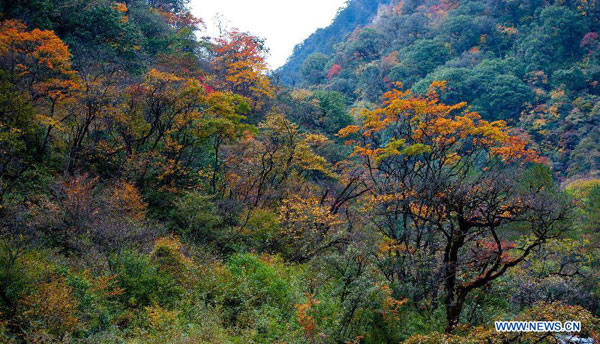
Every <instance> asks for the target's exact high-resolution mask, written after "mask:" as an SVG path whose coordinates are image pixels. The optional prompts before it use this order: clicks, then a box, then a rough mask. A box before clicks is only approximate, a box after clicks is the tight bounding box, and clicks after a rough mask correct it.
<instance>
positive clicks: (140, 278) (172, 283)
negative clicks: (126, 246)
mask: <svg viewBox="0 0 600 344" xmlns="http://www.w3.org/2000/svg"><path fill="white" fill-rule="evenodd" d="M110 265H111V267H112V270H113V271H114V273H115V274H116V275H117V276H118V277H117V281H118V285H119V287H120V288H123V290H124V291H123V294H122V295H121V296H120V298H121V299H122V302H123V303H124V304H126V305H127V306H129V307H133V308H140V307H144V306H150V305H153V304H158V305H161V306H173V305H174V304H175V302H176V300H177V299H178V298H179V297H180V296H181V295H182V294H183V289H182V288H181V287H180V286H179V285H178V284H177V280H176V278H175V276H173V275H172V274H171V273H170V272H169V271H165V270H163V269H160V267H159V265H158V264H156V263H154V262H152V260H151V259H150V257H148V256H146V255H141V254H139V253H136V252H133V251H124V252H121V253H120V254H118V255H116V256H114V257H112V258H111V260H110Z"/></svg>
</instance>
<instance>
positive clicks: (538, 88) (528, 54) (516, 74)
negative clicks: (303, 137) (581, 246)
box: [286, 0, 600, 177]
mask: <svg viewBox="0 0 600 344" xmlns="http://www.w3.org/2000/svg"><path fill="white" fill-rule="evenodd" d="M599 9H600V5H598V4H597V3H596V2H588V1H541V0H527V1H519V2H515V1H488V0H463V1H458V0H420V1H416V0H401V1H398V0H395V1H393V2H392V3H390V4H388V5H387V6H380V7H379V10H378V13H377V15H376V16H372V17H371V20H370V21H369V23H368V24H367V25H366V26H365V27H364V28H362V29H360V30H356V31H355V32H353V33H352V34H351V35H350V36H348V37H346V38H345V39H344V40H343V41H342V42H340V43H338V44H336V45H335V47H334V52H333V53H332V54H330V55H329V56H325V55H318V54H313V55H311V56H309V57H307V58H305V59H304V61H298V58H299V57H298V54H296V55H294V56H292V58H291V59H290V64H292V65H295V66H297V65H302V66H303V67H302V75H301V77H302V79H303V80H302V83H301V84H303V85H305V86H309V87H312V88H318V89H326V90H331V91H338V92H341V93H343V94H344V95H345V96H346V98H347V99H348V100H349V103H352V102H354V103H357V104H358V103H359V102H364V103H365V104H372V103H377V102H379V101H380V98H381V96H382V95H383V93H384V92H386V91H387V90H389V89H390V88H391V87H393V85H394V83H396V82H401V83H402V84H403V86H404V88H411V89H412V90H413V91H416V92H424V91H425V90H426V89H427V85H429V84H430V82H431V81H433V80H444V81H447V83H448V90H447V92H446V94H445V96H444V100H445V101H447V102H460V101H467V102H468V103H469V104H470V105H471V106H472V108H473V109H474V110H476V111H478V112H479V113H480V114H481V115H482V116H483V117H484V118H486V119H489V120H505V121H507V122H509V123H510V124H513V125H516V126H519V127H520V128H521V129H522V131H523V133H524V134H527V135H530V136H531V137H532V138H533V139H534V140H535V141H536V142H537V143H538V144H539V146H540V148H541V149H542V150H543V151H544V152H545V154H546V155H547V156H548V157H550V159H551V160H552V162H553V165H554V168H555V171H557V172H559V173H560V174H562V175H563V176H565V177H575V176H582V175H590V174H597V173H598V172H597V171H599V170H600V149H599V148H598V147H597V145H594V144H592V143H591V142H596V138H597V137H600V129H598V126H597V124H598V123H600V105H599V103H600V97H599V96H600V88H599V87H598V83H599V82H600V67H598V61H599V56H600V40H599V39H598V33H597V32H598V31H599V30H600V25H599V19H600V16H599ZM321 42H323V43H322V44H321V45H320V46H318V47H314V48H312V51H327V48H328V47H329V45H328V43H326V42H325V40H321ZM286 67H287V66H286ZM288 68H290V67H288Z"/></svg>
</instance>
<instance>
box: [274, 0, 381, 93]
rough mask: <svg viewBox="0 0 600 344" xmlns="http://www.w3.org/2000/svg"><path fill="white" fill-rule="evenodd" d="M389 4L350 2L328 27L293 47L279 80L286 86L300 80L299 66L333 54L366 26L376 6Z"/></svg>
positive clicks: (371, 0) (364, 0)
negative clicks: (319, 55) (318, 55)
mask: <svg viewBox="0 0 600 344" xmlns="http://www.w3.org/2000/svg"><path fill="white" fill-rule="evenodd" d="M388 2H389V0H349V1H348V2H347V4H346V5H345V7H343V8H341V9H340V10H339V11H338V13H337V15H336V17H335V18H334V19H333V21H332V23H331V24H330V25H329V26H327V27H325V28H321V29H318V30H317V31H315V32H314V33H313V34H311V35H310V36H309V37H308V38H307V39H305V40H304V41H303V42H302V43H300V44H298V45H296V47H294V52H293V53H292V56H290V58H289V59H288V61H287V63H286V64H285V65H283V66H282V67H281V68H279V70H278V71H277V73H278V74H279V75H280V77H281V80H282V81H283V82H284V83H285V84H287V85H293V84H295V83H296V82H297V81H298V80H299V78H300V68H301V67H302V63H303V62H304V60H305V59H306V58H307V57H308V56H309V55H311V54H313V53H322V54H331V53H333V51H334V49H333V47H334V45H335V44H336V43H339V42H341V41H343V40H344V38H345V37H347V36H348V35H349V34H350V33H351V32H352V31H354V29H355V28H356V27H357V26H364V25H365V24H368V23H369V22H370V21H371V20H372V19H373V17H374V16H375V15H376V14H377V9H378V8H379V6H380V5H381V4H385V3H388Z"/></svg>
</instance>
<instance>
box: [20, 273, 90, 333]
mask: <svg viewBox="0 0 600 344" xmlns="http://www.w3.org/2000/svg"><path fill="white" fill-rule="evenodd" d="M23 302H24V304H25V305H26V306H27V310H26V311H25V312H24V315H25V316H27V317H28V318H30V319H36V322H37V323H36V324H32V326H33V327H34V328H35V329H36V330H37V331H43V332H48V333H50V334H52V335H57V336H63V335H64V334H66V333H69V332H72V331H74V330H75V329H76V328H77V326H78V325H79V320H78V319H77V317H76V315H75V314H76V311H77V302H76V300H75V298H74V296H73V293H72V290H71V287H69V286H68V285H67V284H66V281H65V279H64V278H62V277H56V278H55V279H53V280H52V281H50V282H44V283H42V284H40V285H39V288H38V290H37V291H36V292H34V293H33V294H31V295H28V296H27V297H25V299H24V301H23Z"/></svg>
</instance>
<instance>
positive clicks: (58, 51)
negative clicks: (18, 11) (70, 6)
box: [0, 20, 77, 192]
mask: <svg viewBox="0 0 600 344" xmlns="http://www.w3.org/2000/svg"><path fill="white" fill-rule="evenodd" d="M0 85H1V86H0V87H1V88H2V94H3V96H2V99H1V104H0V106H1V111H0V136H1V137H2V140H1V142H0V152H2V154H1V158H0V172H1V173H2V175H1V176H2V179H4V180H7V181H10V184H14V183H15V182H16V181H17V179H18V178H19V177H20V175H21V174H22V173H23V172H24V171H25V170H27V169H28V168H29V167H31V166H32V164H33V163H34V160H36V161H37V162H39V161H40V159H41V158H43V157H44V156H45V154H46V153H48V147H49V145H50V143H51V141H52V134H53V131H56V130H61V129H62V127H63V125H62V121H63V120H64V114H63V113H62V111H61V110H60V107H61V106H62V104H63V102H64V101H65V99H67V98H68V97H69V95H70V93H71V92H72V91H73V90H75V89H76V88H77V83H76V82H75V77H74V71H72V70H71V62H70V54H69V50H68V47H67V45H66V44H65V43H64V42H62V41H61V40H60V39H59V38H58V37H57V36H56V35H55V34H54V32H52V31H48V30H39V29H34V30H31V31H29V30H28V29H27V27H26V26H25V24H24V23H22V22H20V21H18V20H7V21H3V22H2V23H0ZM5 187H9V185H3V186H0V190H4V188H5ZM0 192H1V191H0Z"/></svg>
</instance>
